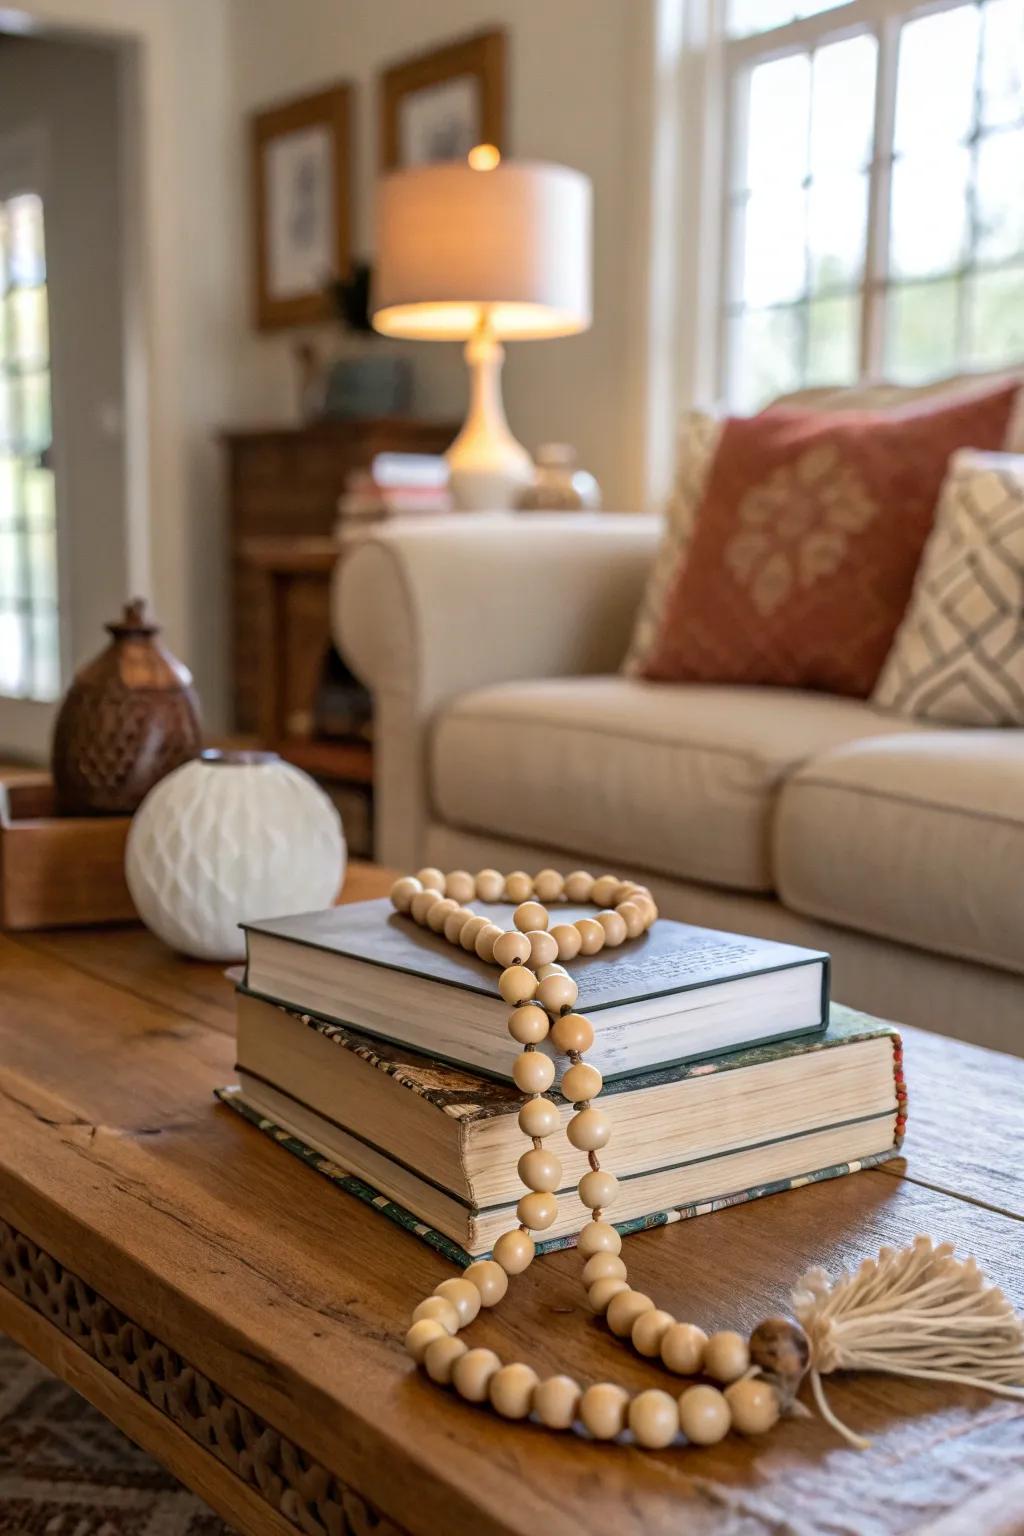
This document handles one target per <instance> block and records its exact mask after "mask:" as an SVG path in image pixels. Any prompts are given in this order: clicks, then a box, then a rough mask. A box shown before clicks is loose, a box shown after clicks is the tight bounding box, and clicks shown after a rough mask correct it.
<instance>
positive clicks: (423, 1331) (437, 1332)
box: [405, 1317, 451, 1365]
mask: <svg viewBox="0 0 1024 1536" xmlns="http://www.w3.org/2000/svg"><path fill="white" fill-rule="evenodd" d="M450 1337H451V1335H450V1334H449V1332H448V1330H447V1328H446V1327H445V1326H444V1324H443V1323H439V1322H438V1321H437V1319H436V1318H435V1317H421V1318H420V1319H419V1321H418V1322H416V1323H413V1325H412V1327H411V1328H410V1329H409V1331H408V1333H407V1334H406V1336H405V1347H406V1349H407V1350H408V1352H409V1354H410V1355H412V1357H413V1359H414V1360H415V1361H416V1364H417V1365H419V1363H420V1361H421V1360H422V1359H423V1356H424V1355H425V1354H426V1352H427V1345H428V1344H433V1342H434V1340H435V1339H447V1338H450Z"/></svg>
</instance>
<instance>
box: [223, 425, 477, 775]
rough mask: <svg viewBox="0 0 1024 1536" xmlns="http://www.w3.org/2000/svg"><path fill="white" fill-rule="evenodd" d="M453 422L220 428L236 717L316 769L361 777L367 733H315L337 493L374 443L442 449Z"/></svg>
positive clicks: (367, 762) (381, 448)
mask: <svg viewBox="0 0 1024 1536" xmlns="http://www.w3.org/2000/svg"><path fill="white" fill-rule="evenodd" d="M456 431H457V428H456V427H455V426H453V425H451V424H449V423H445V422H429V421H414V420H411V419H407V418H377V419H372V420H365V421H322V422H316V423H314V424H312V425H310V426H305V427H292V428H283V427H277V428H267V429H260V428H255V429H251V430H247V431H238V432H227V433H225V434H224V439H223V440H224V442H225V444H226V447H227V452H228V474H229V489H228V503H229V528H230V535H229V537H230V556H231V583H232V597H231V606H232V618H231V632H232V655H233V704H234V707H233V712H234V729H235V730H236V731H237V732H239V733H241V734H243V735H246V736H252V737H255V738H256V739H257V740H258V741H259V744H260V745H262V746H266V747H272V748H274V749H275V750H276V751H279V752H280V753H281V754H282V756H284V757H287V758H288V759H289V760H290V761H292V762H296V763H298V765H299V766H300V767H302V768H306V769H307V771H309V772H311V773H313V774H314V775H315V776H316V777H319V778H325V779H339V780H345V781H348V782H354V783H361V784H369V783H370V782H371V781H372V776H373V775H372V767H373V763H372V749H371V747H370V746H369V744H368V743H361V742H348V741H342V742H339V741H333V740H331V739H317V734H316V730H315V695H316V690H317V686H318V683H319V680H320V675H321V669H322V666H323V662H324V658H325V655H326V654H327V651H328V649H329V647H330V643H331V638H330V635H331V631H330V601H331V573H332V571H333V569H334V566H335V564H336V562H337V559H338V554H339V550H338V546H337V544H336V543H335V541H334V537H333V533H334V524H335V519H336V516H337V508H338V497H339V496H340V495H341V493H342V491H343V490H344V488H345V481H346V478H347V476H348V475H349V474H350V472H351V471H352V470H355V469H362V468H365V467H366V466H367V465H368V464H369V463H370V461H371V459H373V457H374V456H375V455H376V454H378V453H386V452H400V453H440V452H442V451H443V450H444V449H445V448H446V447H447V446H448V444H449V443H450V442H451V440H452V438H453V437H454V436H455V433H456Z"/></svg>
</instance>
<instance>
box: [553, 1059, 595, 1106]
mask: <svg viewBox="0 0 1024 1536" xmlns="http://www.w3.org/2000/svg"><path fill="white" fill-rule="evenodd" d="M559 1087H560V1088H561V1091H562V1097H563V1098H564V1099H568V1100H569V1103H570V1104H581V1103H583V1102H584V1100H586V1099H596V1098H597V1096H598V1094H599V1093H600V1092H601V1089H602V1088H603V1087H604V1078H603V1077H602V1076H601V1074H600V1072H599V1071H598V1070H597V1068H596V1067H592V1066H591V1065H590V1063H589V1062H586V1061H577V1062H575V1063H574V1064H573V1065H572V1066H571V1067H569V1068H568V1070H567V1071H566V1072H565V1073H564V1074H563V1076H562V1081H561V1083H560V1084H559Z"/></svg>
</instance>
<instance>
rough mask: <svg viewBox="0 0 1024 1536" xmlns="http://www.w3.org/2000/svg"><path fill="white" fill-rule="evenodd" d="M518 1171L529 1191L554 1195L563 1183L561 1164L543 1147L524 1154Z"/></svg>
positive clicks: (517, 1166) (533, 1148)
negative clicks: (538, 1190)
mask: <svg viewBox="0 0 1024 1536" xmlns="http://www.w3.org/2000/svg"><path fill="white" fill-rule="evenodd" d="M516 1171H517V1173H518V1174H519V1177H520V1178H521V1179H522V1181H523V1183H524V1184H525V1185H526V1187H527V1189H542V1190H545V1191H547V1192H549V1193H553V1192H554V1191H555V1190H556V1189H558V1188H559V1186H560V1185H561V1182H562V1165H561V1163H560V1162H559V1160H558V1158H557V1157H556V1156H555V1154H554V1153H553V1152H547V1151H545V1149H544V1148H543V1147H531V1148H530V1150H529V1152H524V1153H523V1155H522V1157H521V1158H520V1159H519V1161H518V1163H517V1164H516ZM617 1235H618V1234H616V1236H617Z"/></svg>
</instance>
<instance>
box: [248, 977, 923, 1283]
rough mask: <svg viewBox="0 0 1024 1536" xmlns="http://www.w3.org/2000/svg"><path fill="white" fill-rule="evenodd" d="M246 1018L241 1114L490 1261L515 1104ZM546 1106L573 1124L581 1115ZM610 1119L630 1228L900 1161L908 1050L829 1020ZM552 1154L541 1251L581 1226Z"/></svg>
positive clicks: (627, 1095) (711, 1066)
mask: <svg viewBox="0 0 1024 1536" xmlns="http://www.w3.org/2000/svg"><path fill="white" fill-rule="evenodd" d="M238 1003H239V1034H238V1078H239V1083H240V1087H239V1088H236V1089H231V1090H224V1091H223V1095H222V1096H223V1097H224V1101H225V1102H227V1103H229V1104H230V1107H232V1108H233V1109H235V1110H237V1111H238V1112H239V1113H242V1114H244V1115H245V1116H246V1118H248V1119H250V1120H251V1121H252V1122H253V1123H256V1124H258V1125H259V1126H260V1128H261V1129H262V1130H264V1131H265V1132H266V1134H268V1135H271V1136H273V1137H274V1139H275V1140H277V1141H278V1142H279V1143H280V1144H281V1145H282V1146H284V1147H285V1148H286V1150H288V1151H290V1152H293V1153H294V1154H295V1155H296V1156H300V1157H302V1158H303V1160H304V1161H306V1162H307V1163H309V1164H310V1165H311V1166H313V1167H315V1168H317V1170H318V1171H319V1172H322V1173H323V1172H326V1173H328V1175H329V1176H330V1177H332V1178H334V1179H335V1181H336V1182H340V1183H341V1184H342V1185H343V1187H345V1188H349V1187H350V1185H349V1182H347V1181H352V1185H351V1191H350V1192H352V1193H356V1194H358V1195H360V1197H361V1198H364V1199H369V1200H371V1202H372V1203H373V1204H374V1205H375V1207H376V1208H378V1209H383V1208H384V1207H387V1206H394V1207H395V1208H396V1210H397V1211H398V1213H399V1214H397V1215H394V1219H396V1220H400V1221H401V1222H402V1224H403V1225H406V1226H409V1227H411V1228H412V1229H413V1230H416V1231H417V1232H418V1233H419V1235H421V1236H423V1235H425V1234H433V1236H432V1237H430V1238H429V1239H428V1240H431V1241H433V1242H434V1245H435V1246H438V1247H444V1245H445V1244H446V1243H447V1244H454V1245H455V1248H456V1249H457V1250H458V1251H459V1252H461V1253H463V1254H480V1253H484V1252H487V1251H489V1250H490V1248H491V1246H492V1244H493V1242H494V1240H495V1238H496V1237H497V1236H498V1235H499V1233H500V1232H501V1231H504V1230H505V1229H506V1228H507V1227H508V1226H509V1225H510V1224H513V1223H514V1219H515V1218H514V1210H515V1202H516V1200H517V1199H518V1198H519V1195H520V1194H521V1193H522V1188H521V1186H520V1184H519V1181H518V1178H517V1175H516V1167H515V1165H516V1160H517V1158H518V1155H519V1152H520V1151H521V1150H522V1136H521V1133H520V1132H519V1129H518V1125H517V1118H516V1117H517V1114H518V1110H519V1106H520V1104H521V1102H522V1100H521V1095H520V1094H519V1093H518V1092H517V1091H516V1090H515V1089H513V1088H509V1087H507V1086H506V1085H504V1084H502V1083H498V1082H495V1081H493V1080H489V1079H488V1078H486V1077H483V1076H480V1075H477V1074H470V1073H468V1072H463V1071H457V1070H455V1069H452V1068H449V1067H445V1066H443V1065H439V1064H438V1063H436V1062H431V1061H429V1060H426V1059H424V1058H422V1057H418V1056H417V1055H416V1054H415V1053H413V1052H410V1051H408V1050H403V1049H401V1048H399V1047H395V1046H389V1045H383V1044H382V1043H381V1042H379V1041H376V1040H371V1039H369V1038H368V1037H366V1036H362V1035H359V1034H357V1033H356V1032H354V1031H351V1030H349V1029H346V1028H343V1027H341V1026H338V1025H334V1024H329V1023H327V1022H326V1021H324V1020H321V1019H318V1018H316V1017H314V1016H311V1015H297V1014H295V1013H293V1012H290V1011H289V1010H287V1009H284V1008H281V1007H277V1006H274V1005H271V1004H268V1003H266V1002H264V1001H262V1000H260V999H258V998H254V997H252V996H251V995H248V994H246V993H244V992H241V993H240V994H239V998H238ZM553 1097H554V1098H555V1099H556V1102H560V1103H561V1110H562V1116H563V1120H564V1121H567V1120H568V1118H569V1115H570V1114H571V1109H570V1106H569V1105H568V1104H565V1103H562V1102H561V1101H558V1096H557V1095H553ZM602 1105H603V1106H604V1107H605V1108H606V1109H607V1112H608V1114H609V1116H610V1118H611V1119H612V1122H613V1130H614V1137H615V1147H616V1157H617V1161H616V1173H617V1175H618V1176H619V1180H620V1190H619V1197H618V1199H617V1201H616V1214H618V1215H620V1217H621V1220H620V1222H619V1223H617V1224H618V1225H620V1227H621V1228H622V1230H624V1231H631V1230H636V1229H637V1227H638V1226H644V1225H651V1224H658V1223H661V1222H664V1221H667V1220H676V1219H678V1218H679V1216H680V1215H696V1214H701V1213H702V1212H704V1211H707V1210H716V1209H719V1208H720V1207H721V1206H722V1205H728V1204H732V1203H735V1202H736V1201H739V1200H745V1199H753V1198H756V1197H757V1196H759V1195H761V1194H767V1193H771V1192H773V1191H774V1190H776V1189H779V1188H789V1187H792V1186H793V1184H794V1183H799V1182H803V1181H806V1180H808V1179H817V1178H824V1177H834V1176H836V1175H837V1174H839V1173H844V1172H848V1171H853V1170H854V1169H856V1168H859V1167H864V1166H872V1165H873V1164H875V1163H877V1162H881V1161H884V1160H885V1159H886V1158H887V1157H891V1156H894V1155H895V1154H896V1153H897V1152H898V1150H899V1146H900V1143H901V1140H902V1136H903V1126H904V1124H905V1120H906V1093H905V1089H904V1086H903V1077H902V1051H901V1045H900V1040H899V1036H898V1034H897V1032H896V1030H895V1029H894V1028H893V1026H892V1025H890V1024H887V1023H884V1022H882V1021H880V1020H876V1019H872V1018H870V1017H869V1016H867V1015H865V1014H860V1013H855V1012H854V1011H852V1010H850V1009H844V1008H840V1007H838V1006H836V1005H833V1008H832V1013H831V1019H830V1023H829V1026H828V1028H827V1030H825V1031H824V1033H820V1034H818V1035H816V1036H812V1037H804V1038H798V1039H788V1040H785V1041H780V1042H774V1043H771V1044H768V1045H761V1046H757V1047H750V1048H747V1049H745V1050H742V1051H738V1052H734V1053H732V1054H730V1055H726V1056H721V1057H717V1058H714V1059H711V1060H707V1061H703V1062H700V1063H689V1064H681V1065H677V1066H675V1067H673V1068H669V1069H661V1070H658V1071H652V1072H649V1073H644V1074H641V1075H638V1076H633V1077H630V1078H627V1079H620V1080H619V1082H617V1083H613V1084H610V1085H609V1086H608V1088H607V1089H606V1092H605V1094H604V1095H602ZM558 1140H559V1156H560V1158H561V1159H562V1161H563V1169H564V1179H563V1182H564V1185H565V1188H564V1189H563V1190H562V1191H561V1192H560V1196H559V1218H558V1222H557V1223H556V1225H555V1226H554V1227H553V1228H552V1229H550V1231H549V1232H548V1233H547V1234H545V1241H544V1243H543V1244H542V1246H546V1247H550V1246H562V1245H564V1243H565V1242H568V1241H571V1239H572V1235H573V1234H574V1233H575V1232H576V1231H577V1230H578V1229H579V1227H580V1226H581V1225H582V1224H583V1222H584V1221H585V1219H586V1212H585V1211H584V1209H583V1207H582V1205H581V1204H580V1202H579V1198H578V1196H577V1194H576V1191H575V1184H576V1182H577V1181H578V1178H579V1175H580V1174H581V1173H582V1172H583V1171H584V1169H585V1166H586V1158H585V1155H584V1154H583V1153H578V1152H575V1151H574V1150H573V1149H572V1148H571V1147H570V1146H569V1145H568V1143H567V1142H565V1141H564V1140H563V1139H561V1138H558ZM577 1165H578V1166H577ZM367 1191H369V1193H367ZM385 1214H393V1213H392V1212H390V1211H387V1210H386V1211H385ZM421 1229H422V1230H421ZM445 1251H447V1249H446V1250H445ZM453 1256H457V1255H456V1254H455V1253H454V1250H453Z"/></svg>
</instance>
